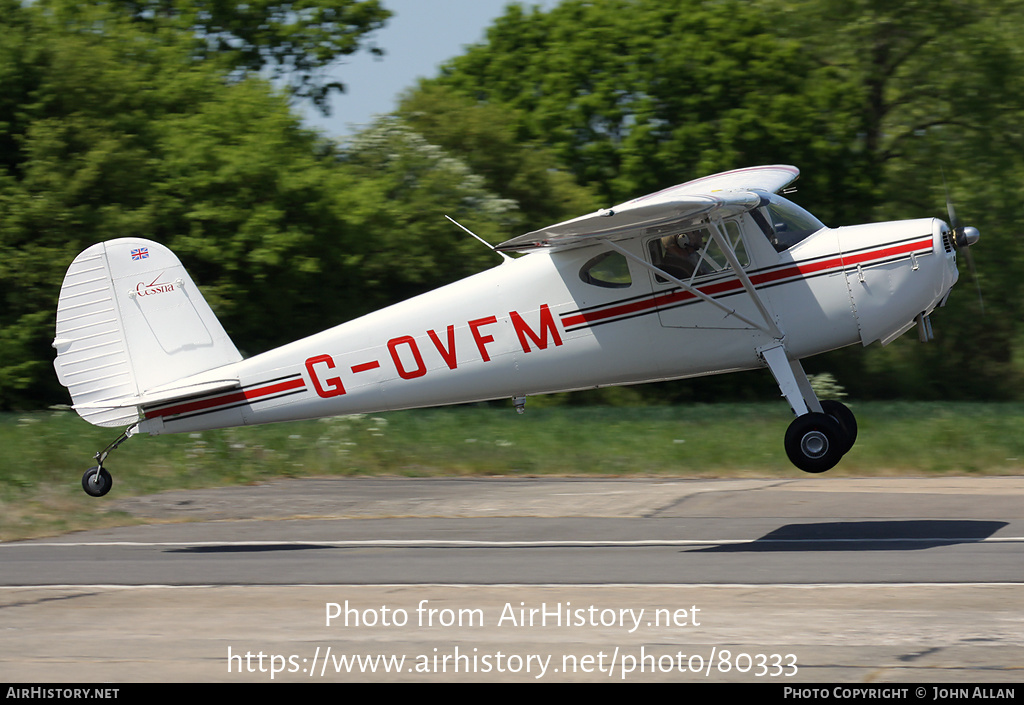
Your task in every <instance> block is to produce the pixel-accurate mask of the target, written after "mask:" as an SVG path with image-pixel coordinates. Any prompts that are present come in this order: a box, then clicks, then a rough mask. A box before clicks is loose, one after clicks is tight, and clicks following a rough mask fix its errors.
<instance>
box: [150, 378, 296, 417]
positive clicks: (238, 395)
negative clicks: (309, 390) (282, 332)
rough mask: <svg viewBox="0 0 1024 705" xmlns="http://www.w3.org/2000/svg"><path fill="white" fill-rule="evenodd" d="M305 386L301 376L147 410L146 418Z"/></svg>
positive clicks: (254, 397) (252, 398) (200, 408)
mask: <svg viewBox="0 0 1024 705" xmlns="http://www.w3.org/2000/svg"><path fill="white" fill-rule="evenodd" d="M305 386H306V383H305V381H304V380H303V379H302V378H301V377H300V378H298V379H293V380H289V381H287V382H278V383H277V384H268V385H267V386H265V387H256V388H255V389H245V390H242V391H238V392H232V393H231V394H225V395H222V396H219V397H213V398H212V399H202V400H200V401H193V402H186V403H184V404H178V405H176V406H169V407H167V408H165V409H157V410H156V411H147V412H146V418H147V419H153V418H157V417H161V416H177V415H178V414H187V413H189V412H192V411H203V410H204V409H212V408H213V407H215V406H223V405H224V404H233V403H236V402H240V401H252V400H254V399H258V398H260V397H265V396H269V395H271V394H277V393H279V392H288V391H291V390H293V389H301V388H303V387H305Z"/></svg>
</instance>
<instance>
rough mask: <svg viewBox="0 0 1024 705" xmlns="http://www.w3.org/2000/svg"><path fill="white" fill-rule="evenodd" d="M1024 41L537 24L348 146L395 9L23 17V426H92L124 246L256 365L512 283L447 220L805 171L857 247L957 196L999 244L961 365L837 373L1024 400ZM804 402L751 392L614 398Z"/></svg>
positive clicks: (938, 350) (854, 2)
mask: <svg viewBox="0 0 1024 705" xmlns="http://www.w3.org/2000/svg"><path fill="white" fill-rule="evenodd" d="M1022 15H1024V4H1022V3H1021V2H1019V0H1012V1H1011V0H929V1H927V2H924V1H920V2H919V1H916V0H904V1H903V2H899V3H892V2H884V1H882V0H842V1H839V0H762V1H761V2H740V1H738V0H592V1H585V0H564V1H563V2H562V3H560V4H559V5H557V6H555V7H554V8H552V9H551V10H550V11H542V10H539V9H535V8H530V7H527V6H524V5H520V4H515V3H513V4H510V5H509V7H508V8H507V10H506V12H505V13H504V15H502V16H501V17H500V18H499V19H498V20H497V21H496V22H495V23H494V24H493V26H492V27H491V28H490V29H489V30H488V34H487V38H486V41H485V42H484V43H482V44H480V45H477V46H473V47H470V48H468V49H467V50H466V51H465V53H464V54H463V55H461V56H459V57H456V58H455V59H453V60H452V61H451V62H449V63H448V64H447V65H446V66H445V67H444V69H443V70H442V71H441V73H440V74H439V75H438V76H436V77H434V78H431V79H429V80H425V81H423V82H421V83H420V84H419V85H417V86H412V87H410V88H409V90H408V92H407V93H406V94H405V96H404V98H403V100H402V102H401V105H400V107H399V109H398V110H397V111H396V114H394V115H391V116H387V117H385V118H382V119H381V120H380V121H379V122H378V123H376V124H374V125H372V126H371V127H369V128H367V129H366V130H365V131H364V132H363V133H361V134H358V135H356V136H355V137H354V138H352V139H351V140H349V141H347V142H345V143H338V142H334V141H331V140H328V139H326V138H325V137H323V136H322V135H319V134H316V133H314V132H311V131H309V130H306V129H303V127H302V126H301V122H300V119H299V117H298V116H297V113H296V111H295V110H294V108H295V105H296V101H299V100H312V101H314V102H315V103H317V104H318V105H321V106H325V105H326V104H327V103H326V96H328V95H329V94H330V93H331V92H332V91H337V90H339V89H340V86H339V85H338V84H336V83H334V82H332V81H330V80H328V78H327V77H326V68H327V67H329V66H330V65H331V64H332V63H333V62H335V61H336V60H337V59H339V58H340V57H343V56H346V55H348V54H351V53H352V52H355V51H359V50H363V51H379V48H377V47H375V46H373V45H372V43H370V42H369V40H368V36H369V33H370V32H372V30H373V29H375V28H377V27H380V26H381V25H382V24H383V23H384V22H386V21H387V18H388V16H389V12H388V11H387V10H386V8H385V7H384V6H383V5H382V3H381V2H379V1H378V0H361V1H360V0H298V1H295V2H274V0H250V2H247V3H244V4H241V3H237V4H236V3H224V2H218V1H215V0H138V1H135V2H131V1H127V0H109V1H106V2H102V1H97V0H93V1H91V2H71V1H70V0H35V1H34V2H27V1H24V0H0V408H4V409H25V408H40V407H44V406H46V405H49V404H53V403H61V402H66V401H67V397H66V393H65V391H64V390H63V389H62V388H60V387H59V386H58V385H57V382H56V379H55V377H54V374H53V371H52V367H51V365H50V361H51V360H52V359H53V351H52V348H51V347H50V341H51V340H52V337H53V326H54V315H55V311H54V309H55V303H56V298H57V290H58V288H59V286H60V282H61V279H62V277H63V274H64V270H65V269H66V267H67V265H68V264H69V263H70V261H71V260H72V259H73V258H74V256H75V255H76V254H77V253H78V252H79V251H81V250H82V249H84V248H85V247H88V246H89V245H91V244H93V243H95V242H99V241H102V240H106V239H110V238H115V237H125V236H143V237H147V238H151V239H154V240H158V241H160V242H163V243H165V244H167V245H168V246H170V247H171V248H172V249H174V250H175V252H176V253H177V254H178V255H179V256H180V257H181V259H182V261H183V262H184V264H185V266H186V267H187V268H188V269H189V270H190V271H191V272H192V274H193V276H194V277H195V278H196V280H197V281H198V282H200V284H201V285H202V286H203V289H204V292H205V294H206V296H207V299H208V300H209V301H210V303H211V305H212V306H213V307H214V309H215V311H216V312H217V314H218V315H219V317H220V318H221V320H222V322H223V323H224V325H225V328H226V329H227V330H228V331H229V333H230V334H231V336H232V338H233V339H234V340H235V342H236V344H237V345H238V347H239V349H241V350H242V351H243V352H245V353H248V354H252V353H256V352H259V351H262V350H265V349H268V348H270V347H273V346H275V345H278V344H281V343H283V342H286V340H290V339H294V338H295V337H298V336H301V335H304V334H308V333H312V332H315V331H316V330H319V329H321V328H323V327H325V323H326V324H333V323H340V322H342V321H344V320H347V319H349V318H353V317H355V316H358V315H361V314H363V313H366V312H368V311H370V310H373V309H376V308H379V307H380V306H382V305H385V304H387V303H390V302H393V301H396V300H400V299H403V298H406V297H408V296H410V295H413V294H415V293H419V292H421V291H425V290H428V289H430V288H433V287H436V286H438V285H440V284H443V283H447V282H449V281H453V280H455V279H458V278H460V277H462V276H465V275H467V274H470V273H472V272H475V271H479V270H480V269H483V268H485V267H486V266H489V265H491V264H493V262H492V260H491V255H489V254H488V253H487V252H486V251H485V250H484V249H483V248H481V247H479V245H477V244H476V243H474V242H473V241H472V240H470V239H469V238H467V237H466V236H465V235H463V234H462V233H461V232H460V231H457V230H456V229H454V228H453V227H451V226H450V225H449V224H448V223H447V221H445V220H444V218H443V217H442V216H443V214H444V213H448V214H450V215H452V216H453V217H455V218H457V219H459V220H460V222H464V223H465V224H466V225H467V226H469V227H471V228H472V229H473V230H474V231H476V232H478V233H480V234H481V235H483V236H484V237H485V238H487V239H489V240H491V241H499V240H502V239H506V238H509V237H513V236H515V235H518V234H520V233H522V232H525V231H527V230H530V229H533V228H536V227H540V226H542V225H545V224H548V223H551V222H556V221H558V220H562V219H565V218H569V217H574V216H576V215H579V214H581V213H584V212H588V211H590V210H593V209H594V208H597V207H600V206H606V205H610V204H612V203H614V202H617V201H621V200H625V199H627V198H631V197H633V196H635V195H638V194H640V193H645V192H649V191H652V190H656V189H659V188H662V187H665V186H668V185H671V184H674V183H679V182H682V181H686V180H688V179H691V178H695V177H697V176H701V175H704V174H708V173H713V172H715V171H721V170H725V169H731V168H737V167H741V166H749V165H752V164H758V163H776V162H782V163H792V164H796V165H798V166H799V167H800V169H801V171H802V173H803V176H802V177H801V180H800V181H799V182H798V186H799V189H800V190H799V193H798V194H797V195H796V196H795V200H797V201H798V202H800V203H801V205H804V206H805V207H807V208H808V209H810V210H811V211H812V212H814V213H816V214H818V215H819V216H820V217H821V218H822V219H823V220H824V221H825V222H826V223H828V224H830V225H842V224H849V223H856V222H867V221H871V220H882V219H894V218H902V217H920V216H927V215H935V216H940V217H944V215H945V205H944V202H945V193H944V188H943V174H944V175H945V179H946V181H947V182H948V184H949V190H950V193H951V196H952V198H953V200H954V201H955V203H956V207H957V211H958V213H959V214H960V215H961V217H962V218H963V219H964V220H966V221H968V222H969V223H970V224H973V225H976V226H977V227H978V228H979V229H980V230H981V232H982V241H981V243H980V244H979V246H978V247H976V248H974V250H975V251H974V255H975V260H976V264H977V270H978V284H979V286H980V288H981V290H982V292H983V293H984V297H985V298H984V315H982V314H981V308H980V304H979V301H978V298H977V296H976V295H975V293H974V292H972V291H971V290H970V287H971V283H970V281H969V279H968V278H967V277H966V276H965V278H964V281H963V282H962V283H961V285H960V286H959V287H958V288H957V290H956V291H955V292H954V295H953V296H952V297H951V299H950V304H949V306H947V307H946V308H945V309H942V310H941V311H939V312H937V313H936V315H935V316H934V322H935V328H936V333H937V336H938V339H937V340H936V341H935V342H934V343H933V344H930V345H919V344H918V343H917V342H916V336H912V335H911V336H905V338H904V339H901V340H899V341H897V342H896V343H894V344H893V345H891V346H889V347H887V348H880V347H877V346H876V347H872V348H870V349H868V350H867V351H866V353H865V351H860V350H846V351H839V352H837V353H833V354H831V355H827V356H823V357H821V358H817V359H815V360H812V361H809V364H808V368H809V371H811V372H820V371H828V372H831V373H832V374H834V375H835V377H836V379H837V380H838V382H839V384H841V385H842V386H843V387H845V389H846V390H847V392H848V393H849V394H850V396H851V397H853V398H860V399H872V398H875V399H878V398H906V399H1012V400H1020V399H1022V397H1024V377H1022V352H1024V325H1022V324H1024V317H1022V315H1021V303H1020V302H1021V299H1022V296H1021V294H1022V293H1024V292H1022V291H1021V288H1022V286H1024V284H1022V281H1021V277H1019V276H1018V274H1017V273H1018V272H1019V271H1021V270H1020V267H1021V264H1022V259H1024V248H1022V244H1021V232H1022V223H1021V217H1022V216H1021V214H1020V208H1019V205H1018V204H1019V203H1020V202H1021V197H1022V195H1024V194H1022V193H1021V191H1022V184H1024V135H1022V127H1021V126H1022V125H1024V85H1022V82H1024V53H1022V52H1024V36H1022V35H1024V21H1022V20H1024V16H1022ZM383 49H385V50H386V47H383ZM275 86H277V87H275ZM396 257H397V258H401V261H400V262H399V263H398V264H400V265H401V266H396V261H395V258H396ZM964 274H965V275H966V272H965V273H964ZM281 319H287V320H289V322H290V326H289V327H288V328H287V330H282V328H281V327H280V326H272V325H268V321H271V320H281ZM777 394H778V391H777V389H775V388H774V383H773V382H772V381H771V378H770V376H768V375H757V374H753V373H752V374H750V375H739V376H726V377H722V378H714V379H709V380H702V381H698V382H680V383H673V384H665V385H656V386H652V387H643V388H638V389H635V390H626V391H618V392H615V391H612V392H605V393H603V396H600V397H593V396H591V397H588V398H587V401H595V400H600V401H605V402H609V403H621V402H625V401H630V402H633V401H645V402H673V401H692V400H702V399H722V398H732V399H747V398H751V397H755V398H756V397H761V396H776V395H777ZM574 400H578V398H576V397H572V398H569V399H568V401H574Z"/></svg>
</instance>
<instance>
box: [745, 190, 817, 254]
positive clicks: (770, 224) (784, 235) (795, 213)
mask: <svg viewBox="0 0 1024 705" xmlns="http://www.w3.org/2000/svg"><path fill="white" fill-rule="evenodd" d="M751 216H753V218H754V220H755V221H756V222H757V224H758V226H760V228H761V230H763V231H764V234H765V236H766V237H767V238H768V241H769V242H771V243H772V246H773V247H774V248H775V251H776V252H783V251H785V250H788V249H789V248H791V247H793V245H796V244H797V243H799V242H803V241H804V240H806V239H807V238H808V237H810V236H811V235H813V234H814V233H816V232H818V231H819V230H821V229H823V228H824V227H825V224H824V223H822V222H821V221H820V220H818V219H817V218H815V217H814V216H813V215H811V214H810V213H808V212H807V211H805V210H804V209H803V208H801V207H800V206H798V205H797V204H795V203H793V202H792V201H788V200H786V199H785V198H783V197H782V196H779V195H776V194H772V195H770V196H767V197H766V198H764V199H763V200H762V205H761V206H759V207H758V208H755V209H754V210H753V211H751Z"/></svg>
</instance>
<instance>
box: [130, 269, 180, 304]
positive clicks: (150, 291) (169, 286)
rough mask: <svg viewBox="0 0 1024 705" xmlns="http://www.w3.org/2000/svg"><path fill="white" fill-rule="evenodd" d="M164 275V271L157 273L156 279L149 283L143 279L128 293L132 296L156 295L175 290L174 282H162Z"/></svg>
mask: <svg viewBox="0 0 1024 705" xmlns="http://www.w3.org/2000/svg"><path fill="white" fill-rule="evenodd" d="M163 275H164V273H163V272H160V274H158V275H157V277H156V279H154V280H153V281H151V282H150V283H149V284H147V283H146V282H144V281H142V282H139V283H138V284H136V285H135V288H134V289H132V290H131V291H129V292H128V295H129V296H131V297H132V298H134V297H136V296H155V295H157V294H167V293H170V292H172V291H174V282H162V281H160V278H161V277H162V276H163Z"/></svg>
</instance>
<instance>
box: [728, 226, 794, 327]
mask: <svg viewBox="0 0 1024 705" xmlns="http://www.w3.org/2000/svg"><path fill="white" fill-rule="evenodd" d="M721 222H722V221H721V220H715V221H713V222H711V223H709V224H710V225H711V227H710V228H709V232H710V233H711V239H713V240H714V241H715V242H716V243H718V247H719V248H720V249H721V250H722V252H723V254H725V258H726V259H727V260H728V261H729V266H730V267H732V271H734V272H735V273H736V276H737V277H739V280H740V283H741V284H743V288H744V289H746V291H747V294H749V295H750V298H751V299H753V301H754V305H755V306H757V310H758V311H759V312H760V313H761V317H762V318H764V322H765V324H766V326H767V327H766V328H762V327H761V326H757V327H758V328H760V329H761V330H763V331H764V332H766V333H768V335H770V336H771V337H773V338H775V339H776V340H782V339H783V338H785V337H786V335H785V334H784V333H783V332H782V331H781V330H779V326H778V325H777V324H776V323H775V319H773V318H772V316H771V314H770V313H769V312H768V307H767V306H765V305H764V301H762V300H761V296H760V294H758V293H757V289H755V288H754V284H753V282H751V281H750V277H748V276H747V273H746V272H744V271H743V267H742V266H741V265H740V262H739V260H738V259H736V252H735V251H733V249H732V245H731V244H729V240H728V238H726V237H725V235H723V234H722V229H721V228H720V227H719V225H720V224H721Z"/></svg>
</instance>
